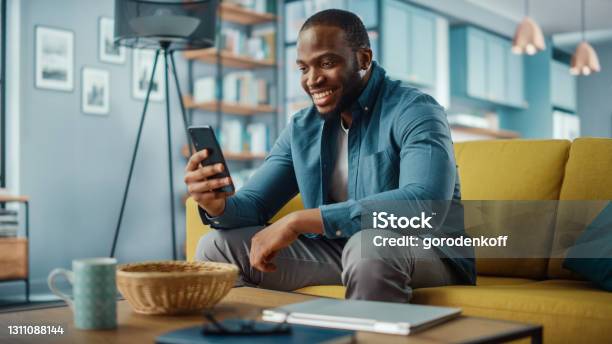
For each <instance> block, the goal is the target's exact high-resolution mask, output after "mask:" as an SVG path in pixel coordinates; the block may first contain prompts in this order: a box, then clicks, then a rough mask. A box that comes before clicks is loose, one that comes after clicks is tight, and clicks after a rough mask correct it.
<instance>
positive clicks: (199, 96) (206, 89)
mask: <svg viewBox="0 0 612 344" xmlns="http://www.w3.org/2000/svg"><path fill="white" fill-rule="evenodd" d="M215 100H217V86H216V82H215V78H214V77H204V78H199V79H198V80H196V81H195V82H194V85H193V101H194V102H196V103H207V102H213V101H215Z"/></svg>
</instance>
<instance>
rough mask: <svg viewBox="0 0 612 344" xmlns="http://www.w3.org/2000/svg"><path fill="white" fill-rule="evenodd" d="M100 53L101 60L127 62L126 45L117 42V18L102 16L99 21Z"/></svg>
mask: <svg viewBox="0 0 612 344" xmlns="http://www.w3.org/2000/svg"><path fill="white" fill-rule="evenodd" d="M98 34H99V38H98V54H99V58H100V61H102V62H108V63H117V64H122V63H125V50H126V49H125V47H123V46H120V45H117V44H115V41H114V40H115V20H114V19H113V18H108V17H100V20H99V21H98Z"/></svg>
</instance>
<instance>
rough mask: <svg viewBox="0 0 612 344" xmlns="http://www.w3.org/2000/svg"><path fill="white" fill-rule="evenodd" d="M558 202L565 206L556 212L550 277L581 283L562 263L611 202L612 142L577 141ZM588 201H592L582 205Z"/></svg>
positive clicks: (572, 148)
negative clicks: (572, 247) (568, 251)
mask: <svg viewBox="0 0 612 344" xmlns="http://www.w3.org/2000/svg"><path fill="white" fill-rule="evenodd" d="M559 199H560V200H561V201H562V202H560V204H559V207H558V211H557V224H556V226H555V232H554V236H553V242H552V256H553V258H551V259H550V262H549V264H548V277H549V278H565V279H568V278H572V279H580V278H581V277H580V276H579V275H578V274H576V273H573V272H571V271H569V270H567V269H565V268H563V267H562V264H563V259H564V258H565V254H566V251H567V249H568V248H569V247H570V246H572V245H573V244H574V243H575V241H576V240H577V239H578V237H580V235H581V234H582V232H583V231H584V230H585V228H586V227H587V226H588V225H589V224H590V223H591V222H592V221H593V220H594V219H595V217H596V216H597V215H598V214H599V213H600V212H601V210H602V209H603V208H604V207H605V206H606V205H607V203H608V201H609V200H612V139H607V138H581V139H576V140H575V141H574V143H573V144H572V147H571V149H570V153H569V159H568V161H567V165H566V167H565V178H564V179H563V185H562V187H561V194H560V196H559ZM585 200H590V201H588V202H579V201H585ZM597 200H602V201H599V202H598V201H597Z"/></svg>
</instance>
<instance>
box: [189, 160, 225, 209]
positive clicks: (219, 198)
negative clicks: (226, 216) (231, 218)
mask: <svg viewBox="0 0 612 344" xmlns="http://www.w3.org/2000/svg"><path fill="white" fill-rule="evenodd" d="M206 158H208V150H206V149H203V150H201V151H199V152H197V153H195V154H193V155H192V156H191V159H189V162H188V163H187V167H185V184H187V191H188V192H189V195H190V196H191V197H192V198H193V199H194V200H195V201H196V202H197V203H198V204H199V205H200V207H202V208H203V209H204V210H206V212H207V213H208V215H210V216H219V215H221V214H223V211H224V210H225V199H226V198H228V197H229V196H231V195H233V192H217V191H214V190H215V189H218V188H220V187H223V186H226V185H230V184H231V179H230V177H226V178H212V176H214V175H216V174H218V173H220V172H223V164H215V165H207V166H202V165H201V163H202V161H204V160H205V159H206Z"/></svg>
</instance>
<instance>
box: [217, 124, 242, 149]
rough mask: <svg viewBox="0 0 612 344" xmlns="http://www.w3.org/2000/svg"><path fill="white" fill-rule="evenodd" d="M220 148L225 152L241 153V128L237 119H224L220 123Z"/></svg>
mask: <svg viewBox="0 0 612 344" xmlns="http://www.w3.org/2000/svg"><path fill="white" fill-rule="evenodd" d="M220 136H221V138H220V141H221V149H223V151H224V152H227V153H241V152H242V151H243V150H242V142H243V140H242V137H243V129H242V122H241V121H240V120H238V119H226V120H223V121H222V123H221V135H220Z"/></svg>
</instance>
